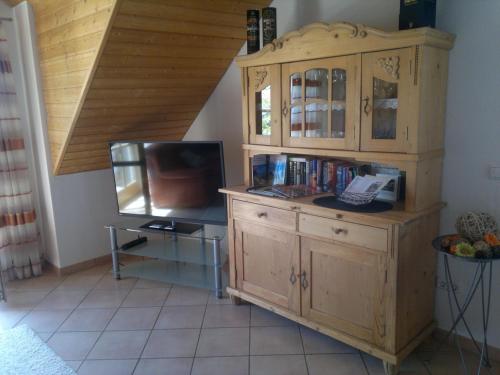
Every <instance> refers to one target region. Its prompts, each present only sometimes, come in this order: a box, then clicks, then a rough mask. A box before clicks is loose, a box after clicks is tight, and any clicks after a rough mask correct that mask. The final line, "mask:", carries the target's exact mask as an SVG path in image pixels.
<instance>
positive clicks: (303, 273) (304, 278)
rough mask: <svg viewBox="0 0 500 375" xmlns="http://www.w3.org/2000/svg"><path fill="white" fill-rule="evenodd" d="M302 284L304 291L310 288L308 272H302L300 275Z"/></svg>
mask: <svg viewBox="0 0 500 375" xmlns="http://www.w3.org/2000/svg"><path fill="white" fill-rule="evenodd" d="M300 284H301V285H302V289H304V290H306V289H307V287H308V286H309V282H308V281H307V276H306V271H302V273H301V274H300Z"/></svg>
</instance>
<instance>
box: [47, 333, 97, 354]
mask: <svg viewBox="0 0 500 375" xmlns="http://www.w3.org/2000/svg"><path fill="white" fill-rule="evenodd" d="M100 334H101V333H100V332H58V333H55V334H54V335H53V336H52V337H51V338H50V340H49V341H48V342H47V344H48V345H49V346H50V347H51V348H52V350H54V351H55V352H56V354H57V355H59V356H60V357H61V358H62V359H64V360H66V361H69V360H73V361H81V360H84V359H85V357H86V356H87V354H88V353H89V352H90V349H92V347H93V346H94V344H95V343H96V341H97V339H98V338H99V335H100Z"/></svg>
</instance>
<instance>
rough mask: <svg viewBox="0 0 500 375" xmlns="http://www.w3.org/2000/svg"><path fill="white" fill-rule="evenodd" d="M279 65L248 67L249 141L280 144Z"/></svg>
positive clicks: (252, 142)
mask: <svg viewBox="0 0 500 375" xmlns="http://www.w3.org/2000/svg"><path fill="white" fill-rule="evenodd" d="M280 70H281V69H280V66H279V65H270V66H263V67H254V68H249V69H248V101H249V106H248V108H249V114H248V120H249V128H250V129H249V130H250V137H249V140H250V143H251V144H261V145H273V146H281V129H280V124H281V115H280V108H279V107H280V102H281V90H280V84H279V80H280Z"/></svg>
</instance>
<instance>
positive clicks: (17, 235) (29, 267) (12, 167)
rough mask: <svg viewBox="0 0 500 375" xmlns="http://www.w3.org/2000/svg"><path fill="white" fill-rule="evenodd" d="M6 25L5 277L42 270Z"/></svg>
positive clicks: (1, 207)
mask: <svg viewBox="0 0 500 375" xmlns="http://www.w3.org/2000/svg"><path fill="white" fill-rule="evenodd" d="M17 107H18V105H17V97H16V89H15V82H14V75H13V74H12V66H11V64H10V60H9V57H8V48H7V38H6V33H5V25H2V23H1V22H0V266H1V272H2V275H3V276H4V277H5V276H6V278H7V280H12V279H24V278H28V277H32V276H38V275H40V274H41V273H42V269H41V264H40V241H39V238H40V235H39V231H38V226H37V221H36V213H35V209H34V203H33V193H32V189H31V180H30V175H29V169H28V164H27V155H26V150H25V147H24V131H23V126H22V123H21V121H20V118H19V112H18V108H17Z"/></svg>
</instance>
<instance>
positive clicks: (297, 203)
mask: <svg viewBox="0 0 500 375" xmlns="http://www.w3.org/2000/svg"><path fill="white" fill-rule="evenodd" d="M247 189H248V186H245V185H238V186H231V187H227V188H223V189H219V191H220V192H221V193H224V194H228V195H232V196H234V197H237V198H242V199H244V200H246V201H249V202H253V203H257V204H262V205H268V206H274V207H278V208H282V209H288V210H292V211H296V212H299V213H306V214H312V215H318V216H323V217H327V218H333V219H338V218H342V219H344V220H347V221H348V220H349V219H351V220H362V221H364V222H367V223H370V222H371V223H373V224H374V225H376V224H378V225H376V226H379V225H380V224H407V223H409V222H411V221H413V220H416V219H418V218H419V217H421V216H422V215H427V214H429V213H431V212H434V211H439V210H440V209H442V208H443V207H444V206H445V204H444V203H439V204H436V205H434V206H432V207H430V208H428V209H425V210H421V211H418V212H408V211H404V205H403V204H397V203H396V204H395V205H394V208H393V209H392V210H390V211H385V212H379V213H361V212H349V211H342V210H336V209H333V208H325V207H320V206H317V205H315V204H314V203H313V200H314V199H316V198H318V197H322V196H328V195H332V194H331V193H320V194H315V195H310V196H307V197H301V198H291V199H284V198H274V197H266V196H262V195H258V194H252V193H248V192H247Z"/></svg>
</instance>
